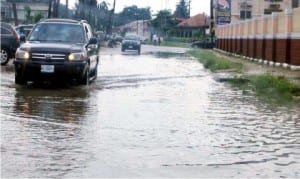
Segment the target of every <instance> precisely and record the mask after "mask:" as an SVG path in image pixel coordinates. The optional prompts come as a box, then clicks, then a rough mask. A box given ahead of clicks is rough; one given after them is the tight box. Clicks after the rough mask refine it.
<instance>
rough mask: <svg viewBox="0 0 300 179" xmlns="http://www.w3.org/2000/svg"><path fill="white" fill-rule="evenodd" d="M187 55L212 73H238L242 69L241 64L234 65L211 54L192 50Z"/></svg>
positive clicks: (205, 51)
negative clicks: (233, 71)
mask: <svg viewBox="0 0 300 179" xmlns="http://www.w3.org/2000/svg"><path fill="white" fill-rule="evenodd" d="M188 54H190V55H192V56H193V57H196V58H197V59H198V60H199V62H201V63H202V64H203V65H204V67H205V68H207V69H210V70H211V71H212V72H215V71H217V70H226V69H235V70H237V71H238V72H240V71H241V70H242V68H243V65H242V64H241V63H234V62H230V61H228V60H226V59H225V58H221V57H217V56H216V55H215V54H214V53H213V52H211V51H207V50H201V49H193V50H190V51H188Z"/></svg>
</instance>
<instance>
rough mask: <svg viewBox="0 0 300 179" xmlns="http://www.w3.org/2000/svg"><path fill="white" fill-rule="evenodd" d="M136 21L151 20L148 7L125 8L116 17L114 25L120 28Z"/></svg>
mask: <svg viewBox="0 0 300 179" xmlns="http://www.w3.org/2000/svg"><path fill="white" fill-rule="evenodd" d="M136 20H151V11H150V7H148V8H138V7H137V6H135V5H133V6H129V7H125V8H124V9H123V10H122V12H120V13H119V14H117V15H116V21H115V25H116V26H120V25H124V24H127V23H129V22H132V21H136Z"/></svg>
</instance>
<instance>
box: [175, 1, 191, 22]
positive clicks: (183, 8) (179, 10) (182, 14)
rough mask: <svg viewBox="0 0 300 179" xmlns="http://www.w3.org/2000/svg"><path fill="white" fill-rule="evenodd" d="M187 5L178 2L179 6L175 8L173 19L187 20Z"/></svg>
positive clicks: (183, 2)
mask: <svg viewBox="0 0 300 179" xmlns="http://www.w3.org/2000/svg"><path fill="white" fill-rule="evenodd" d="M189 16H190V15H189V11H188V4H186V2H185V0H180V2H179V4H178V5H177V6H176V10H175V11H174V17H178V18H186V19H187V18H189Z"/></svg>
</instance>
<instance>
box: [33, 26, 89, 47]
mask: <svg viewBox="0 0 300 179" xmlns="http://www.w3.org/2000/svg"><path fill="white" fill-rule="evenodd" d="M84 34H85V32H84V29H83V27H82V26H81V25H77V24H62V23H42V24H38V25H36V27H35V28H34V29H33V32H32V33H31V35H30V37H29V41H40V42H64V43H85V35H84Z"/></svg>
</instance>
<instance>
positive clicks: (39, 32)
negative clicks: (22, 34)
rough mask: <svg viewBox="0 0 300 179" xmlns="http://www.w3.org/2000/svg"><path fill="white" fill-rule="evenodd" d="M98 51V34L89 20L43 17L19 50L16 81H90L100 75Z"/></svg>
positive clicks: (16, 63) (23, 82) (18, 82)
mask: <svg viewBox="0 0 300 179" xmlns="http://www.w3.org/2000/svg"><path fill="white" fill-rule="evenodd" d="M98 53H99V46H98V41H97V38H96V37H94V36H93V33H92V29H91V27H90V25H89V24H88V23H87V22H86V21H77V20H70V19H46V20H43V21H41V22H39V23H37V24H36V25H35V26H34V28H33V29H32V32H31V33H30V34H29V36H28V37H27V41H26V42H25V43H23V44H22V45H21V46H20V48H18V50H17V52H16V58H15V61H14V65H15V83H16V84H21V85H25V84H26V83H27V82H28V81H57V80H70V81H74V80H75V81H77V82H78V83H79V84H88V83H89V82H90V81H91V80H92V79H95V78H96V77H97V66H98V62H99V56H98Z"/></svg>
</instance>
